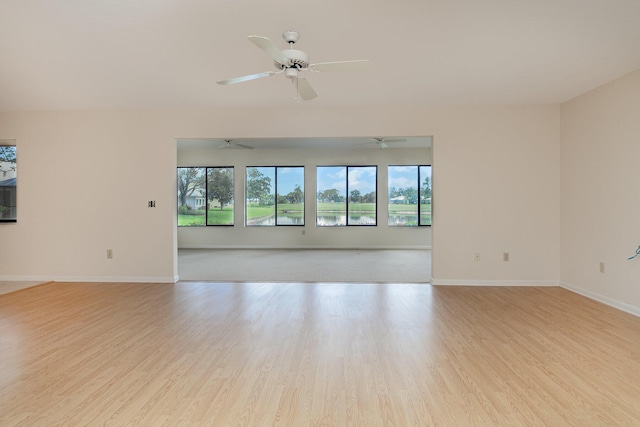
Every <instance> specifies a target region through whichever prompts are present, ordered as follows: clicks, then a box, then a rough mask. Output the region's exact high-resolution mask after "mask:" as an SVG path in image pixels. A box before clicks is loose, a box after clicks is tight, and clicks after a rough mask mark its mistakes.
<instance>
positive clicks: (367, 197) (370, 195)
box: [360, 191, 376, 203]
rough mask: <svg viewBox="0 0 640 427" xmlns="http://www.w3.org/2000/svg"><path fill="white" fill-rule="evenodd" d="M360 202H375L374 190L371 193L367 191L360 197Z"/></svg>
mask: <svg viewBox="0 0 640 427" xmlns="http://www.w3.org/2000/svg"><path fill="white" fill-rule="evenodd" d="M360 201H361V202H362V203H375V202H376V192H375V191H372V192H371V193H367V194H365V195H364V196H362V197H361V198H360Z"/></svg>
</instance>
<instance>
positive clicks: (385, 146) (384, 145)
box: [378, 142, 388, 148]
mask: <svg viewBox="0 0 640 427" xmlns="http://www.w3.org/2000/svg"><path fill="white" fill-rule="evenodd" d="M378 145H379V146H380V148H387V147H388V145H387V144H385V143H384V142H381V143H380V144H378Z"/></svg>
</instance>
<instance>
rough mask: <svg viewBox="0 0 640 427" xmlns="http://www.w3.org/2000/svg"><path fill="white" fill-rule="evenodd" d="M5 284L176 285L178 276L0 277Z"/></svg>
mask: <svg viewBox="0 0 640 427" xmlns="http://www.w3.org/2000/svg"><path fill="white" fill-rule="evenodd" d="M0 281H6V282H43V283H44V282H102V283H106V282H116V283H176V282H177V281H178V276H173V277H170V276H155V277H123V276H115V277H111V276H0Z"/></svg>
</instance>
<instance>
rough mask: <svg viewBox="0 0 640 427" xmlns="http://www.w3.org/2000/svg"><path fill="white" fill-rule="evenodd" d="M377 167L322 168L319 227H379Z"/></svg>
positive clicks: (318, 175) (318, 192)
mask: <svg viewBox="0 0 640 427" xmlns="http://www.w3.org/2000/svg"><path fill="white" fill-rule="evenodd" d="M376 181H377V168H376V166H349V167H346V166H318V168H317V185H318V186H317V204H316V207H317V211H316V224H317V225H318V226H322V227H331V226H343V225H376V218H377V214H376Z"/></svg>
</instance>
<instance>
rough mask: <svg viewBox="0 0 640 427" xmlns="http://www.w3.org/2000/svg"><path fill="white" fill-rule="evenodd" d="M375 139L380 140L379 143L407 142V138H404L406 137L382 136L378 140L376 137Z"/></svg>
mask: <svg viewBox="0 0 640 427" xmlns="http://www.w3.org/2000/svg"><path fill="white" fill-rule="evenodd" d="M374 139H375V138H374ZM376 141H380V142H381V143H383V144H384V143H385V142H407V140H406V139H386V138H384V139H379V140H378V139H376Z"/></svg>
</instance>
